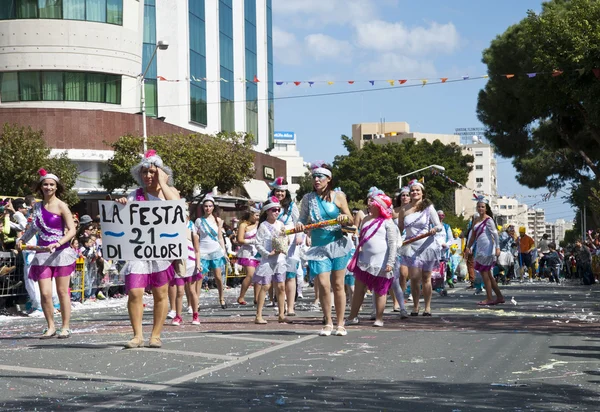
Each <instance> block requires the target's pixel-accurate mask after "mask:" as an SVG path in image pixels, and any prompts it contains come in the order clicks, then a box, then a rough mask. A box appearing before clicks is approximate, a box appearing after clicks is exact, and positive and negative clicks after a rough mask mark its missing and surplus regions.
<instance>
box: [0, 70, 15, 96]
mask: <svg viewBox="0 0 600 412" xmlns="http://www.w3.org/2000/svg"><path fill="white" fill-rule="evenodd" d="M0 100H1V101H2V102H18V101H19V75H18V73H17V72H7V73H2V84H0Z"/></svg>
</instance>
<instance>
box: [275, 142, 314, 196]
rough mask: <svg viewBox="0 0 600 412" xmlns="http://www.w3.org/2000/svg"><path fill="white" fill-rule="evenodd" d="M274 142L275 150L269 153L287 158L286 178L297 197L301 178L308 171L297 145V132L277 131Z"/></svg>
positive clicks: (292, 192)
mask: <svg viewBox="0 0 600 412" xmlns="http://www.w3.org/2000/svg"><path fill="white" fill-rule="evenodd" d="M274 142H275V145H274V147H273V150H272V151H271V152H270V153H269V154H270V155H271V156H275V157H278V158H280V159H283V160H285V162H286V166H287V174H286V176H285V179H286V180H287V181H288V183H289V185H288V188H289V190H290V193H291V194H292V197H294V198H295V196H296V192H297V191H298V189H299V188H300V179H301V178H302V177H303V176H304V174H305V173H306V172H308V169H307V167H306V164H305V163H304V158H303V157H302V156H300V152H298V149H297V147H296V133H294V132H278V131H276V132H275V139H274Z"/></svg>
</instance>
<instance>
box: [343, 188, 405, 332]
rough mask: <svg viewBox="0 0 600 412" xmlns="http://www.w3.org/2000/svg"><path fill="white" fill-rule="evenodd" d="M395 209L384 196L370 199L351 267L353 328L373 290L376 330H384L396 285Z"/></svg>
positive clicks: (378, 195) (396, 233) (396, 232)
mask: <svg viewBox="0 0 600 412" xmlns="http://www.w3.org/2000/svg"><path fill="white" fill-rule="evenodd" d="M391 206H392V200H391V199H390V198H389V197H388V196H387V195H386V194H385V193H383V192H376V193H373V194H372V195H371V196H370V197H369V206H368V207H369V215H368V216H367V217H366V218H365V219H364V220H363V222H362V225H363V226H362V230H361V232H360V237H359V242H358V245H357V247H356V252H355V254H354V257H353V258H352V260H351V261H350V264H349V265H348V269H349V270H351V271H352V272H353V273H354V277H355V279H356V285H355V293H354V297H353V299H352V308H351V310H350V318H349V319H348V322H349V323H350V324H357V323H358V312H359V311H360V307H361V305H362V303H363V300H364V297H365V293H366V291H367V288H369V289H370V290H372V291H373V294H374V295H375V300H376V313H375V323H373V326H379V327H381V326H383V311H384V309H385V299H386V296H387V293H388V290H389V289H390V287H391V286H392V282H393V281H394V274H393V268H394V262H395V261H396V253H397V242H398V235H399V233H398V229H397V227H396V225H395V224H394V222H393V220H392V213H393V212H392V208H391ZM402 299H404V297H402Z"/></svg>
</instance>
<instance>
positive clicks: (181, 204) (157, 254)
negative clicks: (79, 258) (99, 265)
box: [98, 200, 187, 260]
mask: <svg viewBox="0 0 600 412" xmlns="http://www.w3.org/2000/svg"><path fill="white" fill-rule="evenodd" d="M98 205H99V206H100V224H101V227H102V253H103V255H104V256H103V257H104V259H106V260H109V259H112V260H175V259H182V258H184V257H185V256H187V236H186V230H187V221H186V214H187V208H186V205H185V200H167V201H162V202H158V201H156V202H127V204H125V205H122V204H120V203H117V202H111V201H100V202H98Z"/></svg>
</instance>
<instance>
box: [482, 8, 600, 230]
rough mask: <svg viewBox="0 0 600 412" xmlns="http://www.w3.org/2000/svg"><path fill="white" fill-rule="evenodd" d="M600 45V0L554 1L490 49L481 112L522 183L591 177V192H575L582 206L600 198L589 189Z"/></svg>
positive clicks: (597, 152) (598, 150) (553, 184)
mask: <svg viewBox="0 0 600 412" xmlns="http://www.w3.org/2000/svg"><path fill="white" fill-rule="evenodd" d="M598 50H600V2H598V1H595V0H569V1H567V0H552V1H548V2H545V3H544V4H543V6H542V11H541V13H540V14H536V13H534V12H533V11H529V12H528V13H527V17H526V18H524V19H523V20H522V21H520V22H519V23H517V24H515V25H513V26H511V27H509V28H508V29H507V30H506V31H505V32H504V33H503V34H501V35H499V36H498V37H497V38H496V39H495V40H493V41H492V43H491V45H490V47H489V48H488V49H486V50H485V51H484V52H483V62H484V63H485V64H486V65H487V66H488V74H489V81H488V83H487V85H486V87H485V89H484V90H482V91H481V92H480V93H479V99H478V105H477V114H478V117H479V119H480V120H481V122H482V123H483V124H484V125H485V126H486V129H487V131H486V137H487V138H488V139H489V140H490V142H491V143H492V144H493V145H494V147H495V148H496V150H497V152H498V153H499V154H500V155H502V156H504V157H509V158H513V164H514V166H515V168H516V170H517V176H516V177H517V180H518V181H519V182H520V183H521V184H524V185H526V186H529V187H532V188H540V187H547V188H548V189H550V190H553V191H555V190H557V189H559V188H560V187H563V186H565V185H567V184H572V185H573V186H574V187H575V188H577V187H578V186H580V185H582V184H588V183H591V185H588V186H587V189H588V190H587V191H586V192H587V193H586V196H584V197H581V196H575V197H572V199H571V200H572V201H573V202H575V198H578V199H580V200H579V202H580V203H574V204H575V205H578V206H581V205H582V204H583V203H581V202H586V201H587V198H588V196H592V197H593V198H595V199H596V200H598V201H600V197H599V196H598V192H597V191H592V190H589V189H591V188H596V189H598V186H597V181H596V179H595V178H594V177H593V176H592V175H594V176H596V177H597V176H598V170H599V160H600V100H599V99H598V95H600V81H599V79H598V78H596V77H597V75H598V72H597V71H596V72H594V69H596V70H597V68H598V67H599V66H598ZM533 73H538V74H537V75H534V74H533ZM507 74H514V77H512V78H507V76H506V75H507ZM595 214H596V221H597V220H598V219H597V216H599V215H600V209H597V210H596V213H595Z"/></svg>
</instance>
